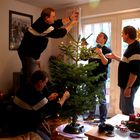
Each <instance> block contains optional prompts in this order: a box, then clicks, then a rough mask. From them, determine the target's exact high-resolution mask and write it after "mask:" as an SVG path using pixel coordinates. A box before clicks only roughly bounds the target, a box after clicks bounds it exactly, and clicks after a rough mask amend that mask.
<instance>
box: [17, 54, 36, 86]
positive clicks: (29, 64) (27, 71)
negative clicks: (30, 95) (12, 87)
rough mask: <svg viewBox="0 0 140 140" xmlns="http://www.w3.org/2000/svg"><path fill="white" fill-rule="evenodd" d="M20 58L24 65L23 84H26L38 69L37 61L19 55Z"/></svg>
mask: <svg viewBox="0 0 140 140" xmlns="http://www.w3.org/2000/svg"><path fill="white" fill-rule="evenodd" d="M19 58H20V60H21V64H22V69H21V72H22V76H21V82H20V83H21V84H26V83H28V82H29V81H30V78H31V75H32V73H33V72H34V71H35V70H37V69H38V65H37V63H36V60H35V59H34V58H32V57H26V56H21V55H20V54H19Z"/></svg>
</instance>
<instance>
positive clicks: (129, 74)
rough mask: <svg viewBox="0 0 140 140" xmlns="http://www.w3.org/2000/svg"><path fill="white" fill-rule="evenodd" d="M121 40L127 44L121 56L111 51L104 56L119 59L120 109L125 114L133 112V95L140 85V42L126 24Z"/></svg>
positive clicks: (133, 29) (132, 28)
mask: <svg viewBox="0 0 140 140" xmlns="http://www.w3.org/2000/svg"><path fill="white" fill-rule="evenodd" d="M122 37H123V41H124V42H126V43H127V44H128V47H127V49H126V50H125V52H124V54H123V57H122V58H120V57H119V56H117V55H115V54H113V53H111V54H108V55H106V57H108V58H111V59H115V60H117V61H119V67H118V86H119V87H120V110H121V111H122V113H123V114H125V115H130V114H134V105H133V102H134V97H135V93H136V92H137V90H138V87H139V85H140V43H139V42H138V41H137V40H136V38H137V31H136V29H135V28H134V27H133V26H126V27H124V28H123V31H122Z"/></svg>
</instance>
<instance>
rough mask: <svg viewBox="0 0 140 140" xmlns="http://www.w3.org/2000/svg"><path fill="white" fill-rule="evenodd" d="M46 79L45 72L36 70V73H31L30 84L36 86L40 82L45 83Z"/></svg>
mask: <svg viewBox="0 0 140 140" xmlns="http://www.w3.org/2000/svg"><path fill="white" fill-rule="evenodd" d="M47 77H48V74H47V72H45V71H43V70H37V71H35V72H33V74H32V76H31V83H32V84H36V83H37V82H38V81H40V80H42V81H45V79H46V78H47Z"/></svg>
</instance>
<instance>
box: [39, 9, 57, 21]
mask: <svg viewBox="0 0 140 140" xmlns="http://www.w3.org/2000/svg"><path fill="white" fill-rule="evenodd" d="M51 12H55V10H54V9H53V8H44V9H43V10H42V12H41V17H42V18H43V19H45V17H46V16H47V17H50V15H51Z"/></svg>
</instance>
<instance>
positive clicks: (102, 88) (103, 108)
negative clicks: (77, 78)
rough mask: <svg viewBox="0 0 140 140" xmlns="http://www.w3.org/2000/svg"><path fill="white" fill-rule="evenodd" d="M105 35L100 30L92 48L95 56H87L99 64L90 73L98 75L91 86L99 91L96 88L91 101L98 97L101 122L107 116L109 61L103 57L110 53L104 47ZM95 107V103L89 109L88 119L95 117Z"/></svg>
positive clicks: (108, 49)
mask: <svg viewBox="0 0 140 140" xmlns="http://www.w3.org/2000/svg"><path fill="white" fill-rule="evenodd" d="M107 39H108V37H107V35H106V34H105V33H103V32H101V33H100V34H99V35H98V36H97V38H96V42H97V46H96V47H95V49H94V53H96V56H95V55H94V56H93V57H92V58H89V63H90V62H96V63H98V64H99V65H98V66H97V68H95V69H94V70H93V71H92V75H95V76H97V75H100V74H102V76H101V75H100V77H99V79H98V81H96V82H94V83H93V86H95V87H96V88H97V89H98V88H99V91H98V90H97V92H99V93H97V95H93V98H94V99H93V101H94V102H96V97H98V100H99V112H100V122H101V123H103V122H105V120H106V117H107V105H106V80H107V78H108V75H107V74H108V66H109V63H110V62H111V59H108V58H106V57H105V54H107V53H111V52H112V51H111V49H110V48H108V47H106V46H105V44H106V42H107ZM95 109H96V105H95V106H94V107H93V110H91V111H90V113H89V116H88V118H86V120H88V119H94V118H95Z"/></svg>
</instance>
